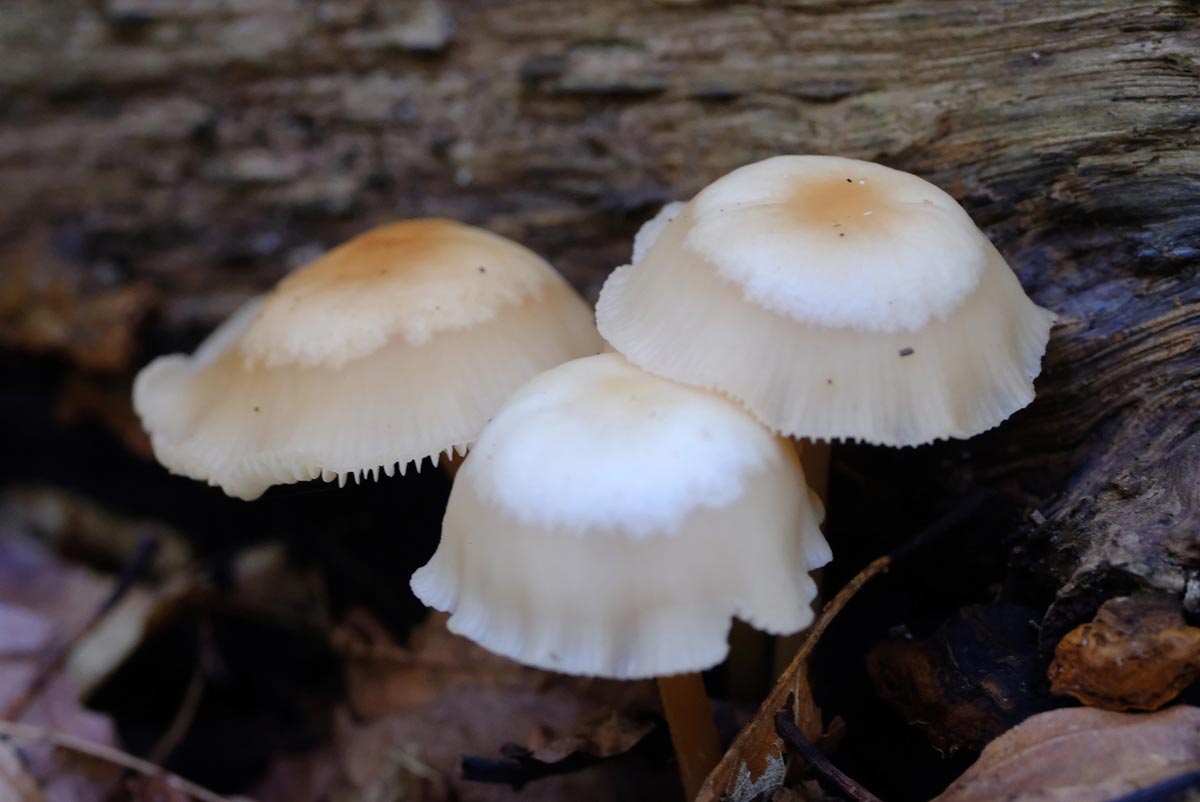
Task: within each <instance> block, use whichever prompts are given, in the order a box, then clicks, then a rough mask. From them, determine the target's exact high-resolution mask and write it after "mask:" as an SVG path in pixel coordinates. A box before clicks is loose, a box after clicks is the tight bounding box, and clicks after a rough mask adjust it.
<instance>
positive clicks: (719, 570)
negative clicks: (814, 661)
mask: <svg viewBox="0 0 1200 802" xmlns="http://www.w3.org/2000/svg"><path fill="white" fill-rule="evenodd" d="M822 515H823V511H822V508H821V504H820V502H819V501H818V500H816V498H815V497H814V496H813V495H811V494H810V493H809V492H807V490H806V488H805V484H804V474H803V471H802V469H801V467H800V463H799V461H798V460H797V458H796V455H795V452H794V450H793V449H792V448H791V447H790V445H789V444H788V442H787V441H786V440H784V439H782V438H779V437H776V436H774V435H773V434H771V433H770V432H769V431H768V430H767V429H766V428H764V427H763V426H762V425H761V424H759V423H758V422H757V421H755V420H754V418H752V417H751V416H750V415H748V414H747V413H746V412H745V411H744V410H742V409H741V408H740V407H738V406H737V405H736V404H734V403H733V402H731V401H729V400H728V399H726V398H724V397H722V396H720V395H718V394H716V393H710V392H707V391H705V390H701V389H696V388H691V387H687V386H685V385H681V384H677V383H675V382H671V381H667V380H665V379H661V378H659V377H656V376H653V375H651V374H648V373H645V372H644V371H641V370H639V369H638V368H636V367H634V366H633V365H631V364H630V363H629V362H627V361H626V360H625V359H624V358H623V357H621V356H620V355H619V354H613V353H608V354H601V355H599V356H592V357H587V358H584V359H579V360H575V361H573V362H568V363H566V364H564V365H560V366H558V367H556V368H553V369H551V370H549V371H547V372H546V373H543V374H542V375H540V376H538V377H537V378H535V379H533V380H532V381H531V382H529V383H528V384H526V385H525V386H524V387H522V388H521V389H520V390H518V391H517V392H516V393H515V394H514V395H513V396H512V397H511V398H510V399H509V400H508V402H507V403H506V404H505V405H504V406H503V407H502V408H501V409H500V411H499V412H497V413H496V417H495V418H494V419H493V420H492V422H491V423H489V424H488V426H487V427H486V428H485V429H484V430H483V433H482V434H481V435H480V437H479V440H478V441H477V442H476V443H475V445H474V446H473V447H472V449H471V453H470V454H469V455H468V456H467V457H466V459H465V460H464V461H463V463H462V465H461V467H460V469H459V472H458V475H457V476H456V478H455V481H454V486H453V489H452V490H451V493H450V500H449V504H448V506H447V509H446V516H445V520H444V522H443V526H442V540H441V543H440V545H439V546H438V549H437V552H436V553H435V554H434V555H433V558H432V559H431V560H430V561H429V563H428V564H427V565H425V566H424V567H422V568H421V569H419V570H418V571H417V572H416V574H415V575H414V576H413V578H412V588H413V591H414V592H415V593H416V595H417V596H418V597H419V598H420V599H421V600H422V601H423V602H425V603H426V604H427V605H429V606H431V607H434V608H437V609H439V610H445V611H450V612H451V613H452V615H451V617H450V619H449V624H448V625H449V628H450V630H451V631H453V632H456V633H458V634H460V635H463V636H465V637H467V638H469V639H471V640H473V641H475V642H476V643H479V644H480V645H482V646H484V647H485V648H487V649H489V650H491V651H493V652H496V653H497V654H501V655H504V656H507V657H510V658H512V659H514V660H517V661H519V662H521V663H525V664H527V665H532V666H537V667H539V668H544V669H548V670H552V671H558V672H562V673H567V674H580V675H589V676H601V677H609V678H615V679H632V678H644V677H659V678H664V677H674V679H671V680H667V681H663V682H660V688H661V689H662V691H663V696H664V706H665V708H666V710H667V715H668V720H669V721H670V722H671V724H672V727H671V729H672V737H673V738H674V739H675V742H676V751H677V753H678V755H679V758H680V761H681V767H682V770H683V773H684V775H685V777H684V779H685V785H687V786H688V793H689V797H692V796H694V795H695V793H694V792H695V790H696V789H697V788H698V786H699V784H700V783H701V782H702V781H703V779H704V776H705V774H706V773H707V769H708V768H711V765H713V764H714V763H715V760H716V758H717V757H719V752H717V751H716V740H715V732H713V731H712V722H711V716H707V717H706V716H705V715H703V714H702V713H703V711H705V710H707V705H708V702H707V699H706V698H705V697H704V694H703V685H702V684H701V683H700V681H699V678H698V676H692V677H687V676H684V677H682V678H681V677H678V676H677V675H688V674H692V673H694V672H699V671H701V670H703V669H706V668H709V667H711V666H713V665H716V664H717V663H719V662H721V661H722V660H723V659H724V658H725V656H726V654H727V652H728V650H729V646H728V642H727V636H728V633H729V628H730V623H731V621H732V619H733V618H734V617H735V616H736V617H738V618H740V619H742V620H744V621H746V622H748V623H750V624H752V625H753V626H755V627H757V628H759V629H762V630H765V631H767V632H770V633H776V634H779V633H792V632H796V631H798V630H801V629H803V628H804V627H806V626H808V625H809V623H810V622H811V621H812V610H811V607H810V603H811V602H812V600H813V598H814V597H815V595H816V585H815V584H814V583H813V581H812V580H811V579H810V578H809V576H808V573H807V572H808V571H809V570H811V569H813V568H815V567H817V566H820V565H823V564H824V563H826V562H827V561H828V560H829V559H830V556H831V555H830V551H829V547H828V546H827V545H826V543H825V540H824V538H823V537H822V536H821V532H820V528H819V524H820V519H821V516H822ZM697 708H700V710H701V711H702V712H701V714H696V709H697ZM689 715H690V718H689ZM681 720H686V721H688V724H687V726H682V727H681V726H678V723H679V722H680V721H681ZM705 721H707V724H706V726H705V727H701V726H700V724H699V722H705Z"/></svg>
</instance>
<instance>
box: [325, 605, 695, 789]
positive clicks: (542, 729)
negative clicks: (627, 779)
mask: <svg viewBox="0 0 1200 802" xmlns="http://www.w3.org/2000/svg"><path fill="white" fill-rule="evenodd" d="M445 621H446V616H445V615H443V614H434V615H431V616H430V617H429V619H427V620H426V622H425V623H424V624H422V625H421V626H420V627H419V628H418V629H417V630H416V631H415V632H414V633H413V635H412V637H411V639H410V646H409V647H408V648H402V647H400V646H398V645H397V644H395V643H394V642H392V641H391V640H390V638H388V636H387V634H386V632H385V630H384V629H383V627H382V626H380V625H379V624H378V623H376V622H375V621H374V620H373V619H372V618H371V617H370V616H369V615H367V614H366V613H363V612H361V611H358V612H356V613H354V614H353V615H352V616H351V618H350V621H349V622H348V623H347V624H346V625H343V626H342V627H340V628H339V629H338V630H337V631H336V632H335V636H334V643H335V647H336V648H337V650H338V651H339V652H341V653H342V654H343V655H345V656H346V685H347V693H348V696H349V699H350V707H349V709H347V710H343V711H342V712H341V714H340V715H339V716H338V718H337V723H336V724H337V725H336V736H335V741H336V745H337V761H338V762H339V764H340V767H341V774H342V776H341V779H340V781H339V782H338V783H335V791H334V793H333V798H334V799H350V798H354V799H361V800H372V799H396V798H404V799H408V800H446V799H451V798H453V799H456V800H466V801H467V802H471V801H472V800H493V799H501V798H508V797H509V796H510V795H511V793H512V792H511V790H510V789H508V788H507V787H506V786H503V785H492V784H485V783H478V782H468V781H464V780H463V779H462V778H461V776H460V773H459V766H460V762H461V760H462V758H463V756H465V755H479V756H485V757H491V756H499V755H500V754H501V748H502V747H503V746H504V745H505V744H508V743H511V742H517V743H520V744H522V745H525V746H526V747H528V746H532V747H534V748H535V749H536V748H540V750H544V751H543V752H542V756H543V757H544V758H546V762H552V760H554V759H565V758H566V757H567V756H568V755H569V754H571V753H572V752H573V751H574V752H575V753H579V752H583V753H590V754H594V755H597V756H604V755H609V754H619V753H620V752H623V751H625V750H626V749H628V748H630V747H632V746H633V745H634V744H635V743H636V742H637V741H638V740H640V738H641V737H643V736H644V735H645V733H646V732H648V731H649V729H648V728H645V727H640V726H639V725H638V724H637V723H636V722H637V721H638V720H639V718H640V717H639V715H638V714H639V713H641V712H644V711H646V710H652V709H654V708H655V706H656V704H657V697H656V693H655V690H654V684H653V683H652V682H615V681H611V680H597V679H588V678H577V677H567V676H563V675H559V674H552V673H548V672H545V671H539V670H536V669H532V668H527V667H525V666H521V665H519V664H517V663H514V662H512V661H510V660H506V659H504V658H502V657H498V656H496V655H493V654H491V653H490V652H487V651H486V650H484V649H482V648H480V647H478V646H476V645H474V644H473V643H471V642H470V641H467V640H465V639H463V638H460V637H458V636H456V635H452V634H450V633H449V632H448V631H447V630H446V626H445ZM590 750H594V751H590ZM529 751H532V750H530V749H527V748H526V749H525V752H526V754H528V752H529ZM603 770H604V767H603V766H598V767H596V768H595V769H590V770H589V771H587V772H580V773H573V774H565V775H559V776H555V777H550V778H547V779H544V780H539V781H538V782H536V783H534V784H532V785H530V786H529V787H527V788H526V789H524V790H523V791H522V799H531V800H536V799H547V800H549V799H563V798H571V799H577V800H581V802H586V801H587V800H612V799H616V798H619V797H621V796H622V795H623V794H622V789H621V788H620V787H619V786H615V785H614V784H613V783H612V782H597V778H596V776H595V775H594V774H592V772H593V771H603ZM663 779H664V780H665V782H666V783H668V787H669V784H670V783H674V782H675V778H674V777H673V776H671V775H670V774H669V773H665V772H664V776H663ZM649 782H650V784H651V785H653V783H654V782H657V779H656V778H651V779H650V780H649ZM667 793H669V792H667V791H664V792H663V795H664V796H665V795H666V794H667ZM624 795H626V796H627V795H628V794H627V793H625V794H624Z"/></svg>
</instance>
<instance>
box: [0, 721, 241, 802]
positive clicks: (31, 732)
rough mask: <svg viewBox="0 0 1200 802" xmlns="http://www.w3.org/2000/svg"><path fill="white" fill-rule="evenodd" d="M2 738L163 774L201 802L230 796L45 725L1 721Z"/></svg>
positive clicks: (220, 800)
mask: <svg viewBox="0 0 1200 802" xmlns="http://www.w3.org/2000/svg"><path fill="white" fill-rule="evenodd" d="M0 737H5V738H15V739H17V740H21V741H27V742H41V743H49V744H53V745H54V746H57V747H59V748H62V749H69V750H71V751H72V752H78V753H79V754H82V755H87V756H89V757H94V758H96V759H97V760H103V761H105V762H108V763H113V764H115V765H117V766H123V767H125V768H127V769H130V770H131V771H136V772H137V773H139V774H141V775H144V776H146V777H162V778H163V779H165V780H166V781H167V782H169V783H170V784H171V785H172V786H174V787H175V788H177V789H179V790H180V791H182V792H183V793H185V794H187V795H188V796H190V797H192V798H193V799H197V800H199V801H200V802H229V800H228V799H226V798H225V797H223V796H221V795H220V794H216V793H214V792H212V791H210V790H208V789H207V788H203V787H201V786H199V785H196V784H195V783H193V782H189V781H188V780H185V779H183V778H182V777H180V776H179V775H178V774H172V773H171V772H169V771H167V770H166V769H164V768H163V767H162V766H157V765H155V764H154V763H151V762H150V761H148V760H142V759H141V758H140V757H135V756H133V755H131V754H129V753H128V752H122V751H121V750H120V749H115V748H113V747H111V746H105V745H104V744H98V743H96V742H94V741H89V740H86V739H84V738H78V737H76V736H74V735H70V734H68V733H65V732H57V731H55V730H48V729H46V728H45V727H36V726H34V725H32V724H19V723H17V722H13V721H0Z"/></svg>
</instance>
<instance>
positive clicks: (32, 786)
mask: <svg viewBox="0 0 1200 802" xmlns="http://www.w3.org/2000/svg"><path fill="white" fill-rule="evenodd" d="M0 802H46V798H45V797H44V796H42V789H41V788H39V787H38V783H37V780H35V779H34V778H33V775H32V774H30V773H29V770H28V769H26V768H25V764H24V763H23V762H22V761H21V756H20V755H18V754H17V750H16V749H14V748H13V746H12V744H10V743H7V742H5V741H0Z"/></svg>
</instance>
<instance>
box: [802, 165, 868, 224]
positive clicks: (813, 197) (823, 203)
mask: <svg viewBox="0 0 1200 802" xmlns="http://www.w3.org/2000/svg"><path fill="white" fill-rule="evenodd" d="M786 205H787V206H788V208H789V209H790V210H791V211H792V212H793V213H794V214H795V215H796V218H797V219H798V220H799V221H802V222H803V223H804V224H807V225H815V226H820V225H821V224H822V223H828V225H829V226H830V228H831V229H834V228H839V229H840V228H846V227H861V226H864V225H870V224H871V223H873V222H876V221H874V220H872V217H874V216H876V215H882V214H884V213H886V210H887V202H886V200H885V199H884V197H883V195H882V194H881V193H880V192H879V191H878V190H877V189H876V186H875V182H873V181H872V180H871V179H867V178H859V177H858V176H854V175H847V176H845V177H844V178H836V179H830V180H825V181H819V182H813V183H805V184H803V185H801V186H800V187H799V188H798V189H797V190H796V192H795V193H794V194H793V195H792V196H791V198H789V199H788V201H787V204H786Z"/></svg>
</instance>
